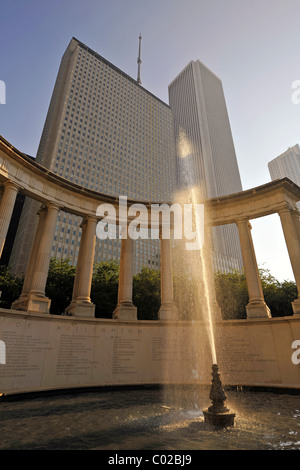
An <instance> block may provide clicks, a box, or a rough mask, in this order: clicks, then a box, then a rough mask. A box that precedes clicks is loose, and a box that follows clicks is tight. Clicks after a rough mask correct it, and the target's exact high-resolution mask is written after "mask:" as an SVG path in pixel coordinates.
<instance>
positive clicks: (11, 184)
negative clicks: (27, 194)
mask: <svg viewBox="0 0 300 470" xmlns="http://www.w3.org/2000/svg"><path fill="white" fill-rule="evenodd" d="M2 186H3V187H4V188H11V189H14V190H15V191H20V189H21V188H20V186H19V185H18V184H17V183H15V182H14V181H11V180H6V181H5V182H4V183H3V184H2Z"/></svg>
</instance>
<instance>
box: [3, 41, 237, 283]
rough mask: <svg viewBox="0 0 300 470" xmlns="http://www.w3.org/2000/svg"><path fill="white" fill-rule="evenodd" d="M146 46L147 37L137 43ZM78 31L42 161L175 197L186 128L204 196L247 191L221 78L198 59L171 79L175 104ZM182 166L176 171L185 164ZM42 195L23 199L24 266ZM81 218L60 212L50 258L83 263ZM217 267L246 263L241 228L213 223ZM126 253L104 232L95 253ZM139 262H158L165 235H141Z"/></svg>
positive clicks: (138, 191) (103, 187)
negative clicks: (146, 237) (99, 51)
mask: <svg viewBox="0 0 300 470" xmlns="http://www.w3.org/2000/svg"><path fill="white" fill-rule="evenodd" d="M139 45H140V46H141V37H140V44H139ZM140 66H141V60H140V48H139V58H138V78H137V80H135V79H133V78H131V77H130V76H128V75H127V74H125V73H124V72H123V71H122V70H120V69H118V68H117V67H115V66H114V65H113V64H111V63H110V62H109V61H108V60H106V59H104V58H103V57H101V56H100V55H99V54H97V53H96V52H94V51H93V50H91V49H90V48H89V47H87V46H86V45H84V44H83V43H81V42H80V41H78V40H77V39H75V38H73V39H72V40H71V41H70V43H69V45H68V47H67V49H66V51H65V53H64V55H63V58H62V61H61V64H60V67H59V71H58V75H57V79H56V83H55V87H54V90H53V94H52V98H51V102H50V105H49V109H48V114H47V117H46V121H45V125H44V129H43V132H42V136H41V140H40V145H39V148H38V152H37V157H36V161H37V162H38V163H39V164H41V165H43V166H45V167H46V168H48V169H50V170H51V171H53V172H54V173H56V174H58V175H60V176H62V177H64V178H66V179H67V180H69V181H72V182H74V183H77V184H79V185H81V186H83V187H86V188H89V189H92V190H95V191H98V192H101V193H105V194H109V195H114V196H116V197H118V196H127V197H128V198H131V199H134V200H140V201H146V202H154V201H155V202H169V201H172V200H173V198H174V194H176V191H177V190H178V188H179V187H180V184H181V183H180V178H181V177H180V168H179V167H178V161H177V155H176V140H177V138H178V130H179V128H182V127H183V128H184V130H185V132H186V133H187V136H188V138H189V139H190V140H191V142H192V144H193V158H194V163H195V165H196V167H195V168H196V171H195V173H194V175H195V178H196V180H195V181H196V183H197V184H198V185H199V187H201V188H202V189H203V194H204V196H205V197H208V198H211V197H217V196H222V195H224V194H230V193H233V192H237V191H241V190H242V186H241V182H240V176H239V171H238V167H237V162H236V156H235V151H234V146H233V141H232V136H231V131H230V124H229V119H228V115H227V110H226V104H225V99H224V95H223V90H222V84H221V81H220V80H219V79H218V78H217V77H216V76H215V75H214V74H213V73H212V72H210V71H209V70H208V69H207V68H206V67H205V66H203V65H202V64H201V63H200V62H199V61H197V62H191V63H190V64H189V65H188V66H187V67H186V68H185V69H184V70H183V71H182V72H181V74H179V76H178V77H177V78H176V79H175V80H174V81H173V82H172V83H171V85H170V86H169V96H170V105H168V104H166V103H164V102H163V101H161V100H160V99H159V98H157V97H156V96H154V95H153V94H152V93H150V92H149V91H147V90H146V89H145V88H143V87H142V85H141V69H140ZM178 170H179V173H178ZM38 207H39V204H37V203H36V202H35V201H34V200H27V201H25V204H24V209H23V212H22V217H21V221H20V224H19V228H18V233H17V236H16V240H15V243H14V247H13V251H12V255H11V258H10V264H11V266H12V267H13V269H14V271H15V272H16V273H18V274H20V273H22V272H25V269H26V265H27V261H28V256H29V253H30V247H31V243H32V240H33V234H34V232H35V225H36V223H37V216H36V214H37V210H38ZM80 223H81V220H80V219H78V217H76V216H75V215H71V214H67V213H64V212H62V211H61V212H60V213H59V215H58V220H57V227H56V232H55V236H54V240H53V247H52V254H51V255H52V257H55V258H69V259H70V261H71V263H72V264H74V265H75V264H76V262H77V257H78V251H79V245H80V237H81V230H80V229H79V226H80ZM213 235H214V246H213V248H214V256H213V259H214V262H215V263H214V264H215V269H221V270H222V271H224V270H228V269H230V268H234V269H236V268H237V267H238V266H241V263H242V261H241V254H240V249H239V239H238V234H237V229H236V227H232V226H224V227H216V228H214V229H213ZM119 257H120V242H119V240H109V239H107V240H98V239H97V243H96V250H95V262H97V261H103V260H116V261H118V260H119ZM134 266H135V267H134V271H135V272H138V271H140V269H141V268H142V267H143V266H148V267H151V268H157V269H159V268H160V242H159V240H137V241H136V243H135V265H134Z"/></svg>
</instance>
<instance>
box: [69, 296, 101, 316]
mask: <svg viewBox="0 0 300 470" xmlns="http://www.w3.org/2000/svg"><path fill="white" fill-rule="evenodd" d="M64 315H69V316H71V317H95V305H94V304H93V303H92V302H89V301H84V300H72V302H71V303H70V305H69V306H68V307H67V308H66V310H65V313H64Z"/></svg>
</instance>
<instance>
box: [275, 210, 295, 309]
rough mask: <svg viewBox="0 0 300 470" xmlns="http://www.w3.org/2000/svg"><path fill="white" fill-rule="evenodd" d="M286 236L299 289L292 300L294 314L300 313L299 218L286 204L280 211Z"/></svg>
mask: <svg viewBox="0 0 300 470" xmlns="http://www.w3.org/2000/svg"><path fill="white" fill-rule="evenodd" d="M278 213H279V216H280V220H281V225H282V229H283V233H284V238H285V242H286V246H287V250H288V253H289V257H290V261H291V265H292V269H293V273H294V277H295V281H296V285H297V291H298V299H296V300H295V301H294V302H292V307H293V311H294V314H296V315H300V298H299V295H300V242H299V220H296V219H295V217H296V216H295V214H294V215H293V209H292V208H290V207H289V206H288V204H286V205H285V206H284V207H283V208H282V209H280V210H279V211H278Z"/></svg>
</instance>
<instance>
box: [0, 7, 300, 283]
mask: <svg viewBox="0 0 300 470" xmlns="http://www.w3.org/2000/svg"><path fill="white" fill-rule="evenodd" d="M0 7H1V10H0V11H1V15H0V22H1V28H0V39H1V66H0V80H3V81H4V82H5V83H6V92H7V93H6V104H5V105H0V134H1V135H3V136H4V137H5V138H6V139H7V140H8V141H10V142H11V143H12V144H13V145H14V146H16V147H17V148H18V149H20V150H21V151H23V152H26V153H28V154H30V155H33V156H35V154H36V151H37V147H38V144H39V140H40V136H41V133H42V129H43V124H44V120H45V117H46V113H47V109H48V105H49V102H50V98H51V94H52V90H53V86H54V83H55V79H56V75H57V71H58V67H59V63H60V60H61V57H62V54H63V53H64V50H65V49H66V47H67V45H68V43H69V41H70V39H71V38H72V37H73V36H74V37H76V38H77V39H79V40H80V41H82V42H84V43H85V44H86V45H87V46H89V47H90V48H92V49H94V50H95V51H97V52H98V53H99V54H100V55H102V56H103V57H105V58H106V59H108V60H109V61H110V62H112V63H113V64H115V65H116V66H117V67H119V68H120V69H122V70H124V71H125V72H126V73H128V74H129V75H130V76H132V77H133V78H136V76H137V63H136V60H137V54H138V36H139V33H142V36H143V42H142V85H143V86H144V87H145V88H147V89H148V90H149V91H151V92H152V93H154V94H155V95H156V96H158V97H159V98H161V99H162V100H164V101H166V102H168V84H169V83H170V82H171V81H172V80H173V78H174V77H175V76H176V75H177V74H178V73H179V72H180V71H181V70H182V68H183V67H185V66H186V65H187V63H188V62H189V61H190V60H197V59H200V60H201V61H202V62H203V63H204V64H205V65H206V66H207V67H209V68H210V69H211V70H212V71H213V72H214V73H215V74H216V75H218V76H219V77H220V79H221V80H222V82H223V87H224V92H225V97H226V103H227V108H228V113H229V118H230V122H231V128H232V133H233V138H234V142H235V148H236V153H237V158H238V164H239V168H240V173H241V178H242V184H243V188H244V189H248V188H250V187H254V186H258V185H260V184H264V183H266V182H268V181H270V176H269V172H268V167H267V163H268V161H270V160H272V159H273V158H275V157H276V156H278V155H279V154H280V153H282V152H283V151H285V150H286V149H287V148H288V147H290V146H293V145H295V144H296V143H299V141H300V127H299V123H300V104H299V105H295V104H293V103H292V100H291V95H292V88H291V85H292V82H293V81H295V80H300V65H299V64H300V41H299V31H300V0H184V1H183V0H143V1H138V0H84V1H83V0H52V1H48V0H39V1H38V0H9V1H8V0H7V1H5V0H4V1H2V2H1V5H0ZM252 226H253V238H254V243H255V248H256V253H257V258H258V262H259V265H260V266H261V267H265V268H267V269H270V270H271V273H272V274H273V275H274V276H275V277H277V278H278V279H280V280H282V279H284V278H290V279H293V275H292V271H291V268H290V264H289V260H288V256H287V252H286V248H285V244H284V239H283V235H282V230H281V226H280V222H279V217H278V216H277V215H274V216H270V217H268V218H265V219H263V220H260V221H254V222H253V224H252Z"/></svg>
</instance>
